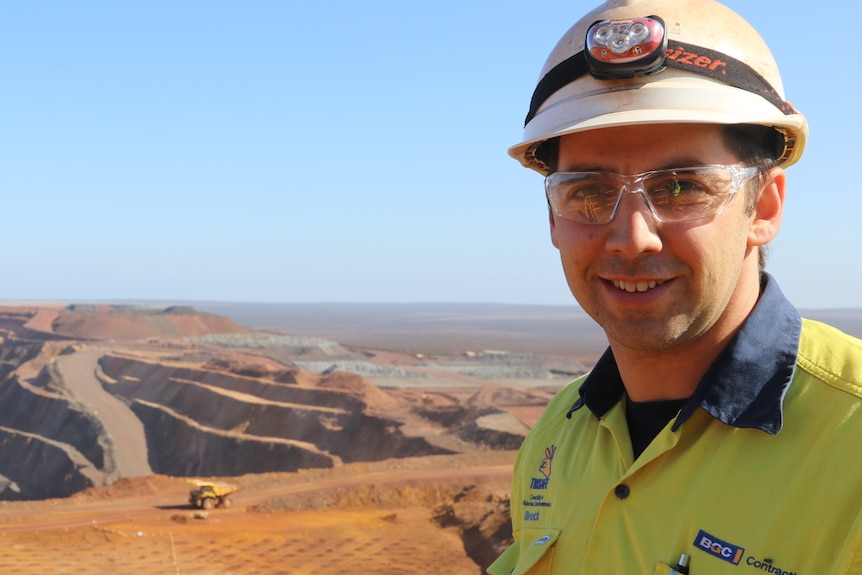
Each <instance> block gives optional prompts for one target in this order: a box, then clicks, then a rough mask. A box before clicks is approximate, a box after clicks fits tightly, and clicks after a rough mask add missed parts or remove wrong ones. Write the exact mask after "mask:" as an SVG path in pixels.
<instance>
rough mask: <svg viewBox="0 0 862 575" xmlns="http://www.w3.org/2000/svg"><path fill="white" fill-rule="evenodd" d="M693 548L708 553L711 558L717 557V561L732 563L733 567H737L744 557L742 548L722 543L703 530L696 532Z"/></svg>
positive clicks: (725, 542)
mask: <svg viewBox="0 0 862 575" xmlns="http://www.w3.org/2000/svg"><path fill="white" fill-rule="evenodd" d="M694 546H695V547H697V548H698V549H700V550H701V551H705V552H707V553H709V554H710V555H712V556H713V557H718V558H719V559H721V560H723V561H727V562H728V563H733V564H734V565H739V562H740V561H742V556H743V555H745V549H743V548H742V547H738V546H736V545H734V544H732V543H728V542H727V541H722V540H721V539H719V538H718V537H715V536H714V535H710V534H709V533H707V532H706V531H704V530H703V529H701V530H700V531H699V532H698V534H697V537H696V538H695V540H694Z"/></svg>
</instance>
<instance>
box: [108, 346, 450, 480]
mask: <svg viewBox="0 0 862 575" xmlns="http://www.w3.org/2000/svg"><path fill="white" fill-rule="evenodd" d="M100 365H101V368H102V372H103V374H104V375H105V376H106V378H107V379H108V380H109V381H110V382H111V383H106V384H105V389H107V390H108V391H109V392H111V393H112V394H114V395H117V396H118V397H122V398H124V400H126V401H127V402H128V403H129V404H130V405H131V407H132V410H133V411H134V412H135V414H136V415H137V416H138V418H139V419H140V420H141V421H142V422H143V424H144V428H145V430H146V435H147V445H148V446H149V448H150V455H149V463H150V465H151V467H152V468H153V471H155V472H156V473H162V474H166V475H188V476H191V475H238V474H241V473H255V472H265V471H294V470H297V469H302V468H313V467H331V466H333V465H339V464H341V463H342V462H354V461H372V460H379V459H385V458H389V457H404V456H408V455H411V456H413V455H433V454H440V453H446V450H443V449H440V448H437V447H434V446H432V445H430V444H429V443H427V442H426V441H425V439H423V438H418V437H413V438H411V437H405V436H404V435H403V434H402V433H401V431H400V423H399V422H398V421H396V420H393V419H389V418H386V417H383V416H380V415H372V414H369V413H367V412H366V410H367V408H368V403H367V401H366V400H367V398H366V397H365V395H364V394H363V393H362V390H364V389H365V388H374V386H371V385H370V384H369V383H368V382H364V384H363V383H362V382H361V381H359V382H358V383H356V384H355V385H354V386H347V385H346V386H343V388H340V389H335V388H332V389H329V388H325V387H299V386H297V385H293V384H283V383H278V382H276V381H274V379H273V378H272V376H273V375H275V379H285V378H284V377H283V376H284V374H283V373H278V374H267V375H268V377H270V379H261V378H253V377H248V376H246V375H240V374H238V373H236V372H237V371H240V372H247V371H248V370H247V369H240V370H237V369H230V371H228V372H224V371H214V370H212V369H204V368H203V367H202V368H197V369H193V368H181V367H177V368H172V367H170V366H165V365H162V364H159V363H155V362H146V361H142V360H136V359H130V358H127V357H118V356H111V355H109V356H105V357H103V358H102V359H101V362H100ZM207 366H208V367H210V368H212V367H216V366H219V367H222V366H225V367H229V368H230V367H234V368H235V367H236V365H235V364H219V363H217V362H212V361H210V362H208V363H207V364H205V365H204V367H207ZM348 376H349V374H342V375H341V376H339V377H341V378H345V377H348ZM327 377H328V376H320V380H321V381H323V380H325V379H326V378H327ZM349 377H350V378H352V379H354V380H361V378H360V377H359V376H356V375H351V376H349ZM300 379H302V378H300ZM323 385H326V383H325V382H324V383H323ZM345 389H346V391H345ZM374 389H375V390H377V388H374ZM377 391H379V390H377Z"/></svg>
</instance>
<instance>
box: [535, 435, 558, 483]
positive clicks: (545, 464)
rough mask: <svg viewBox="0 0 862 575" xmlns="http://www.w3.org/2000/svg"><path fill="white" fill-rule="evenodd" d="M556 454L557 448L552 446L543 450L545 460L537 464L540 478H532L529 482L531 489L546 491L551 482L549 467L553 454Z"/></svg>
mask: <svg viewBox="0 0 862 575" xmlns="http://www.w3.org/2000/svg"><path fill="white" fill-rule="evenodd" d="M556 452H557V446H556V445H552V446H550V447H546V448H545V458H544V459H543V460H542V462H541V463H540V464H539V473H541V474H542V477H533V478H531V481H530V488H531V489H547V488H548V482H549V481H550V480H551V466H552V465H553V462H554V454H555V453H556Z"/></svg>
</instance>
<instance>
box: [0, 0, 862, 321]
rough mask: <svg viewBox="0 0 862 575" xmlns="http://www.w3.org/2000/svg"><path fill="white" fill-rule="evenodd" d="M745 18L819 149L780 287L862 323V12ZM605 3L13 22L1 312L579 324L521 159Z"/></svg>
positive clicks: (791, 205)
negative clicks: (575, 27) (257, 305)
mask: <svg viewBox="0 0 862 575" xmlns="http://www.w3.org/2000/svg"><path fill="white" fill-rule="evenodd" d="M727 3H728V4H729V5H730V6H731V7H732V8H734V9H735V10H737V11H739V12H740V13H741V14H742V15H744V16H745V17H746V18H747V19H748V20H749V21H750V22H751V23H752V24H754V25H755V27H757V28H758V29H759V30H760V32H761V34H762V35H763V36H764V37H765V38H766V40H767V42H768V43H769V44H770V45H771V47H772V49H773V52H774V54H775V56H776V58H777V59H778V61H779V64H780V65H781V69H782V75H783V78H784V85H785V89H786V93H787V98H788V99H789V100H790V101H792V102H793V103H794V104H795V105H796V106H797V108H798V109H800V110H801V111H802V112H803V113H804V114H805V115H806V116H807V117H808V120H809V123H810V126H811V139H810V144H809V147H808V149H807V151H806V153H805V156H804V157H803V159H802V161H801V162H800V163H799V164H797V165H796V166H794V167H792V168H790V170H789V190H788V200H787V211H786V216H785V221H784V228H783V229H782V232H781V235H780V238H779V240H778V241H777V242H775V244H774V249H773V254H772V257H771V261H770V264H769V269H770V271H771V272H772V273H773V274H774V275H776V276H777V278H778V279H779V282H780V284H781V286H782V288H783V290H784V291H785V293H786V294H787V295H788V296H789V297H790V298H791V300H793V301H794V302H795V303H796V304H797V305H798V306H800V307H860V304H862V298H860V296H859V295H858V292H859V285H862V271H860V268H862V266H860V264H859V262H860V256H859V248H860V239H862V224H860V222H859V219H860V213H862V193H860V184H859V182H858V181H857V180H858V178H856V177H855V176H852V177H851V174H852V173H853V172H852V170H854V169H855V167H856V165H857V164H858V163H859V162H860V160H859V158H858V157H857V156H858V153H859V150H860V146H859V143H858V139H859V133H860V128H862V121H860V114H859V112H858V106H859V102H858V88H859V73H858V65H859V60H858V54H859V47H858V46H857V44H856V43H857V39H856V38H857V36H856V35H855V34H853V33H852V29H853V26H855V23H858V22H860V21H862V8H860V3H858V2H842V3H841V4H842V5H843V6H842V7H841V9H840V10H837V11H836V10H832V9H830V10H828V11H827V12H826V13H822V12H819V11H811V10H808V9H803V5H804V4H808V3H803V2H790V3H788V2H778V1H762V2H761V1H758V2H752V1H750V0H730V1H728V2H727ZM592 4H593V3H592V2H571V1H567V2H563V1H557V0H549V1H546V2H542V3H541V4H531V3H529V2H524V1H523V0H519V1H517V2H514V1H494V2H491V1H476V2H469V1H466V2H465V1H458V2H455V1H448V0H438V1H435V2H406V1H402V0H397V1H396V0H391V1H379V0H377V1H375V0H369V1H367V2H353V1H347V0H343V1H335V2H326V1H320V2H299V1H290V0H283V1H275V0H272V1H249V2H234V1H231V2H228V1H219V0H207V1H182V0H178V1H174V0H171V1H166V0H148V1H146V2H116V1H113V0H110V1H108V0H104V1H95V0H89V1H88V0H82V1H80V2H56V1H55V2H48V1H45V0H33V1H27V2H6V3H4V5H3V7H2V11H0V82H2V92H0V193H2V200H3V204H2V207H0V212H2V222H3V229H2V232H3V243H2V254H3V264H4V269H3V276H4V281H3V283H2V286H0V299H2V300H142V299H143V300H208V301H237V302H243V301H248V302H328V301H333V302H430V301H440V302H498V303H523V304H566V303H570V302H572V298H571V295H570V294H569V292H568V290H567V288H566V287H565V283H564V279H563V276H562V271H561V269H560V264H559V259H558V257H557V253H556V251H555V250H554V248H553V247H552V246H551V244H550V242H549V240H548V230H547V212H546V207H545V203H544V198H543V192H542V180H541V177H540V176H539V175H538V174H535V173H533V172H531V171H528V170H525V169H523V168H521V167H520V166H519V164H518V163H517V162H515V161H514V160H512V159H510V158H509V157H508V156H507V154H506V149H507V148H508V147H509V146H510V145H512V144H514V143H517V142H518V140H519V138H520V135H521V129H522V127H523V118H524V115H525V113H526V110H527V105H528V102H529V98H530V95H531V93H532V91H533V88H534V87H535V82H536V80H537V79H538V74H539V71H540V69H541V66H542V64H543V62H544V60H545V58H546V56H547V54H548V52H549V51H550V49H551V48H552V47H553V45H554V44H555V43H556V42H557V40H558V39H559V38H560V36H561V35H562V34H563V33H564V32H565V30H566V29H567V28H568V27H569V26H570V25H571V24H572V23H574V22H575V21H576V20H577V19H578V18H579V17H580V15H581V13H582V12H584V11H586V9H587V8H588V7H590V6H592ZM808 5H810V4H808ZM794 6H797V9H793V7H794ZM820 18H823V19H822V20H820ZM842 23H849V24H850V30H851V32H848V31H847V30H846V29H843V28H842V27H841V26H842Z"/></svg>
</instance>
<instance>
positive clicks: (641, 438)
mask: <svg viewBox="0 0 862 575" xmlns="http://www.w3.org/2000/svg"><path fill="white" fill-rule="evenodd" d="M686 401H688V399H667V400H662V401H632V400H631V399H629V397H628V396H626V422H627V423H628V425H629V435H630V436H631V438H632V450H633V451H634V455H635V459H637V458H638V456H640V454H641V453H643V450H644V449H646V448H647V445H649V444H650V442H652V440H653V439H655V436H656V435H658V434H659V432H660V431H661V430H662V429H664V427H665V426H666V425H667V424H668V423H669V422H670V420H672V419H673V418H674V417H676V415H677V414H678V413H679V410H680V409H682V406H683V405H685V402H686Z"/></svg>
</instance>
